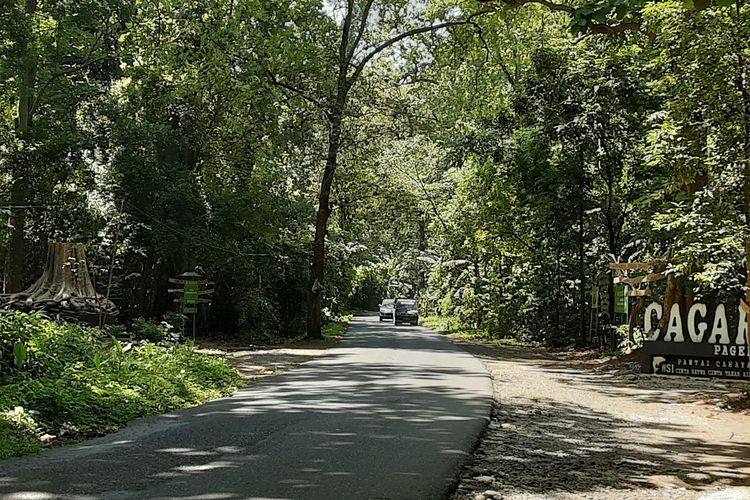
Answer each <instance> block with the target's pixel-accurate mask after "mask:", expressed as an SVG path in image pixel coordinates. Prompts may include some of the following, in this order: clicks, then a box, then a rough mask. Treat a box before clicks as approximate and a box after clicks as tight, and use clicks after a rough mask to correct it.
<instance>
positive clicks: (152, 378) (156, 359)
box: [0, 312, 241, 458]
mask: <svg viewBox="0 0 750 500" xmlns="http://www.w3.org/2000/svg"><path fill="white" fill-rule="evenodd" d="M137 326H138V327H139V328H140V329H141V330H143V329H148V334H149V335H151V336H159V331H160V330H163V327H162V326H161V325H155V324H151V323H146V322H141V323H140V324H139V325H137ZM162 333H163V332H162ZM240 384H241V379H240V377H239V375H238V374H237V372H236V371H234V370H233V369H232V368H230V367H229V366H228V364H227V363H226V362H225V361H224V360H223V359H220V358H216V357H211V356H208V355H205V354H200V353H197V352H196V351H195V350H194V348H193V346H192V345H176V344H173V345H169V344H164V345H161V344H155V343H153V342H152V341H148V340H142V341H136V342H133V343H123V342H121V341H119V340H117V339H114V338H111V337H107V336H106V335H102V332H101V331H100V330H97V329H93V328H87V327H83V326H79V325H76V324H72V323H60V322H55V321H51V320H49V319H46V318H45V317H44V316H42V315H40V314H24V313H19V312H2V313H0V458H9V457H13V456H18V455H24V454H28V453H34V452H38V451H40V450H42V449H43V448H44V447H45V446H48V445H55V444H57V443H65V442H70V441H75V440H80V439H84V438H88V437H92V436H97V435H101V434H104V433H108V432H112V431H114V430H117V429H118V428H120V427H122V426H124V425H125V424H127V423H128V422H129V421H131V420H133V419H136V418H139V417H143V416H147V415H154V414H158V413H163V412H167V411H172V410H176V409H180V408H185V407H190V406H195V405H198V404H201V403H204V402H206V401H208V400H210V399H214V398H218V397H220V396H223V395H226V394H229V393H231V392H233V391H234V390H235V389H236V388H237V387H238V385H240Z"/></svg>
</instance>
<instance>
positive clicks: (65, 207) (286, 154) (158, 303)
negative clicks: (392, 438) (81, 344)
mask: <svg viewBox="0 0 750 500" xmlns="http://www.w3.org/2000/svg"><path fill="white" fill-rule="evenodd" d="M749 40H750V6H747V5H746V4H745V2H744V1H736V2H729V1H726V0H718V1H716V2H714V3H710V2H706V1H704V0H701V1H700V2H699V1H693V0H689V1H688V2H681V1H644V0H602V1H599V0H597V1H594V2H584V1H581V2H576V1H563V0H560V1H559V2H555V3H553V2H548V1H546V0H522V1H496V2H489V1H481V2H463V1H458V2H455V1H438V2H429V3H424V2H409V1H396V2H381V1H375V0H348V1H341V2H318V1H310V0H289V1H287V0H281V1H275V0H274V1H263V2H260V1H257V0H211V1H208V2H198V3H196V2H192V1H186V0H160V1H159V2H141V1H135V2H127V1H122V0H80V1H75V2H70V1H57V0H51V1H48V2H47V1H42V0H14V1H6V2H3V3H2V4H1V6H0V120H2V122H3V123H2V126H0V171H1V172H2V175H1V176H0V191H1V192H2V198H3V200H5V201H4V203H3V204H4V206H3V207H1V210H2V216H3V231H2V232H1V233H0V244H1V245H2V248H3V251H4V259H3V271H4V278H5V279H4V285H5V291H6V292H15V291H19V290H21V289H23V288H26V287H27V286H28V285H29V284H30V283H32V282H33V281H34V280H36V279H37V278H38V277H39V275H40V274H41V272H42V269H43V267H44V259H45V256H46V253H47V244H48V243H49V242H56V241H68V242H75V243H84V244H86V245H87V253H88V259H89V271H90V273H91V274H92V280H93V282H94V286H96V287H97V288H98V289H99V290H100V291H101V290H102V289H103V288H105V287H106V283H107V279H108V274H109V266H110V264H111V263H112V262H114V268H113V273H112V276H113V278H112V294H111V298H112V300H113V301H114V302H115V303H116V304H117V305H118V306H119V308H120V310H121V314H122V319H123V320H124V321H129V320H132V319H135V318H137V317H150V318H159V317H161V316H163V315H164V314H165V313H166V312H168V311H170V310H171V309H172V308H173V304H172V297H171V296H170V295H169V293H167V290H168V288H169V278H172V277H174V276H177V275H178V274H180V273H182V272H184V271H187V270H192V269H194V268H195V266H200V267H201V268H202V269H203V270H204V271H205V272H206V274H207V275H208V276H209V277H210V278H211V279H212V280H213V281H215V283H216V284H215V294H214V296H213V303H212V305H211V307H210V309H209V310H208V312H207V314H206V315H205V317H203V318H201V321H202V323H203V327H204V328H206V329H208V330H211V331H220V332H224V333H226V334H230V335H236V336H240V337H243V338H256V337H263V336H267V335H281V336H292V335H298V334H299V333H301V332H305V331H307V332H308V334H309V335H310V336H313V337H315V336H319V335H320V325H321V322H322V321H323V320H324V319H325V318H326V317H330V316H335V315H337V314H340V313H342V312H344V311H346V310H350V309H362V308H364V309H367V308H373V307H374V306H375V305H377V303H378V302H379V300H380V299H381V298H383V297H384V296H387V295H391V294H393V293H394V292H393V288H392V287H389V283H391V282H399V283H404V284H408V285H409V286H410V287H411V288H410V291H409V292H405V293H408V294H411V295H414V294H417V295H418V296H419V297H420V300H421V307H422V309H423V314H425V313H436V314H440V315H444V316H451V317H455V318H457V319H458V320H459V321H460V322H462V323H464V324H466V325H469V326H471V327H474V328H478V329H482V330H483V331H486V332H488V333H489V334H491V335H494V336H503V337H506V336H507V337H517V338H524V339H531V340H539V341H544V342H548V343H553V344H569V343H573V342H591V341H593V340H592V339H595V338H597V336H598V335H599V334H600V333H602V332H604V331H609V330H608V325H609V323H612V322H614V321H613V320H612V319H611V318H613V317H614V288H613V287H612V285H611V279H607V277H606V275H605V276H604V279H603V278H602V275H603V274H604V273H606V271H607V265H608V263H610V262H612V261H622V262H625V261H650V260H654V259H658V260H660V261H663V262H664V267H665V269H664V272H665V273H666V274H668V275H669V279H668V280H666V281H665V282H663V283H661V284H658V285H656V286H655V289H656V291H657V293H660V294H667V295H669V296H670V297H671V299H670V300H673V301H683V300H684V301H691V300H694V299H695V298H701V299H703V300H705V301H708V302H711V303H719V302H722V301H729V300H731V301H732V302H733V303H734V302H735V301H736V300H737V299H738V298H739V297H741V296H744V294H745V290H744V288H743V287H744V283H745V279H746V275H747V272H746V265H747V264H746V263H747V259H746V254H747V252H748V251H749V250H748V249H750V245H748V244H747V241H748V220H747V215H748V211H749V209H750V88H748V87H749V86H750V83H749V82H748V58H750V43H749ZM112 255H114V260H112V258H111V257H112ZM659 287H661V288H659ZM595 289H596V290H597V293H599V294H600V295H601V296H602V297H606V299H607V300H605V301H604V303H605V307H600V308H599V309H598V310H594V311H592V306H593V303H592V294H594V291H595ZM592 313H593V314H592ZM597 314H598V316H597ZM732 314H734V312H732ZM597 319H598V320H597ZM594 327H595V328H594ZM594 330H596V331H594Z"/></svg>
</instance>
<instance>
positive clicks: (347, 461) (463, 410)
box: [0, 323, 491, 500]
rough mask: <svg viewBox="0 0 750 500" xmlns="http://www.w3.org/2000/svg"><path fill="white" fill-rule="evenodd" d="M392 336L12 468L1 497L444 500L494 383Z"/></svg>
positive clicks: (362, 333)
mask: <svg viewBox="0 0 750 500" xmlns="http://www.w3.org/2000/svg"><path fill="white" fill-rule="evenodd" d="M392 328H393V327H387V326H386V327H385V331H384V329H383V326H382V325H379V324H378V323H374V324H372V325H371V324H364V325H359V326H358V330H357V336H356V337H355V338H351V339H347V340H346V341H345V342H343V343H342V344H341V346H340V347H338V348H336V349H334V350H333V351H332V352H331V353H330V354H328V355H326V356H324V357H322V358H320V359H317V360H314V361H312V362H310V363H306V364H304V365H302V366H300V367H298V368H296V369H295V370H292V371H290V372H287V373H285V374H281V375H279V376H278V377H273V378H269V379H264V380H262V381H260V382H259V383H257V384H255V385H254V386H253V387H251V388H249V389H245V390H241V391H238V392H237V393H236V394H235V395H233V396H232V397H229V398H225V399H221V400H217V401H214V402H211V403H209V404H206V405H203V406H200V407H197V408H193V409H190V410H187V411H182V412H175V413H170V414H166V415H161V416H158V417H152V418H149V419H145V420H143V421H141V422H139V423H137V424H136V425H133V426H132V427H129V428H126V429H124V430H123V431H121V432H118V433H116V434H113V435H110V436H107V437H104V438H101V439H97V440H92V441H91V442H88V443H85V444H82V445H79V446H76V447H73V448H69V449H60V450H55V451H52V452H49V453H45V454H43V455H41V456H35V457H26V458H23V459H19V460H15V461H11V462H6V463H4V464H3V466H4V467H3V472H2V473H1V474H0V496H2V497H3V498H9V499H15V498H23V499H26V498H30V497H31V496H33V495H36V496H37V497H38V498H69V499H75V500H94V499H100V498H117V499H124V498H134V499H141V498H165V499H166V498H172V499H178V498H179V499H189V498H195V499H198V498H200V499H204V500H209V499H234V498H311V499H318V498H320V499H330V498H343V497H344V496H348V497H349V498H441V497H444V496H445V495H446V494H447V492H448V491H449V490H450V488H451V485H452V483H453V482H454V481H455V477H456V475H457V471H458V470H460V467H461V465H462V464H463V463H464V462H465V461H466V460H468V457H469V453H468V452H469V451H470V450H471V448H472V446H473V443H474V442H475V440H476V439H477V438H478V436H479V434H480V432H481V430H482V429H483V427H484V426H485V425H486V423H487V419H488V414H489V406H490V402H491V392H490V387H489V379H488V376H487V373H486V372H485V371H484V370H483V369H482V367H481V365H480V364H479V363H477V362H476V361H475V360H473V358H471V357H470V356H469V355H468V354H465V353H463V352H460V351H457V350H456V349H455V348H454V347H453V346H452V345H451V344H450V343H449V342H447V341H445V339H442V338H439V337H437V336H434V335H431V334H426V332H425V331H423V330H420V329H408V328H405V327H398V329H396V330H395V331H394V330H392ZM394 333H395V335H394ZM394 337H395V338H394ZM361 347H366V348H367V349H366V350H367V351H368V353H369V354H368V357H367V358H366V359H368V360H369V361H367V362H363V361H362V360H363V359H364V358H362V357H361V356H362V349H361ZM457 359H458V361H459V362H458V363H457ZM479 386H482V387H486V388H487V389H486V391H485V394H484V396H480V397H478V396H477V388H478V387H479ZM383 471H386V472H383ZM426 491H428V493H426ZM411 495H416V496H411Z"/></svg>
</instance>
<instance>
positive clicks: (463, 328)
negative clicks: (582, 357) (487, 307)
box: [419, 316, 535, 346]
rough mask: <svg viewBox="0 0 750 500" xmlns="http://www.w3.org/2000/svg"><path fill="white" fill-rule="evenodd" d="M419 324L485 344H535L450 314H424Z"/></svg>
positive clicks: (442, 332) (461, 338)
mask: <svg viewBox="0 0 750 500" xmlns="http://www.w3.org/2000/svg"><path fill="white" fill-rule="evenodd" d="M419 324H421V325H422V326H426V327H427V328H429V329H431V330H433V331H435V332H437V333H440V334H443V335H448V336H449V337H451V338H452V339H456V340H472V341H481V342H483V343H486V344H494V345H525V346H531V345H535V343H534V342H531V341H524V340H522V339H519V338H517V337H513V336H507V337H503V336H501V335H499V334H498V333H497V332H492V331H490V330H486V329H477V328H472V327H471V326H468V325H466V324H465V323H463V322H462V321H461V320H459V319H458V318H454V317H451V316H425V317H422V318H420V320H419Z"/></svg>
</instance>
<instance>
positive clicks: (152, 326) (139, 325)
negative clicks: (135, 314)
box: [131, 318, 167, 342]
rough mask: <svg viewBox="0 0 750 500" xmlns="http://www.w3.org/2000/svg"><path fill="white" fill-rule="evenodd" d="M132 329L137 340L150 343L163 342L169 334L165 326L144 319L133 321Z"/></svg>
mask: <svg viewBox="0 0 750 500" xmlns="http://www.w3.org/2000/svg"><path fill="white" fill-rule="evenodd" d="M131 329H132V332H133V338H134V339H135V340H146V341H148V342H161V341H162V340H164V337H165V336H166V333H167V332H166V329H165V328H164V326H163V325H160V324H158V323H153V322H151V321H148V320H147V319H143V318H138V319H136V320H135V321H133V325H132V327H131Z"/></svg>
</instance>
